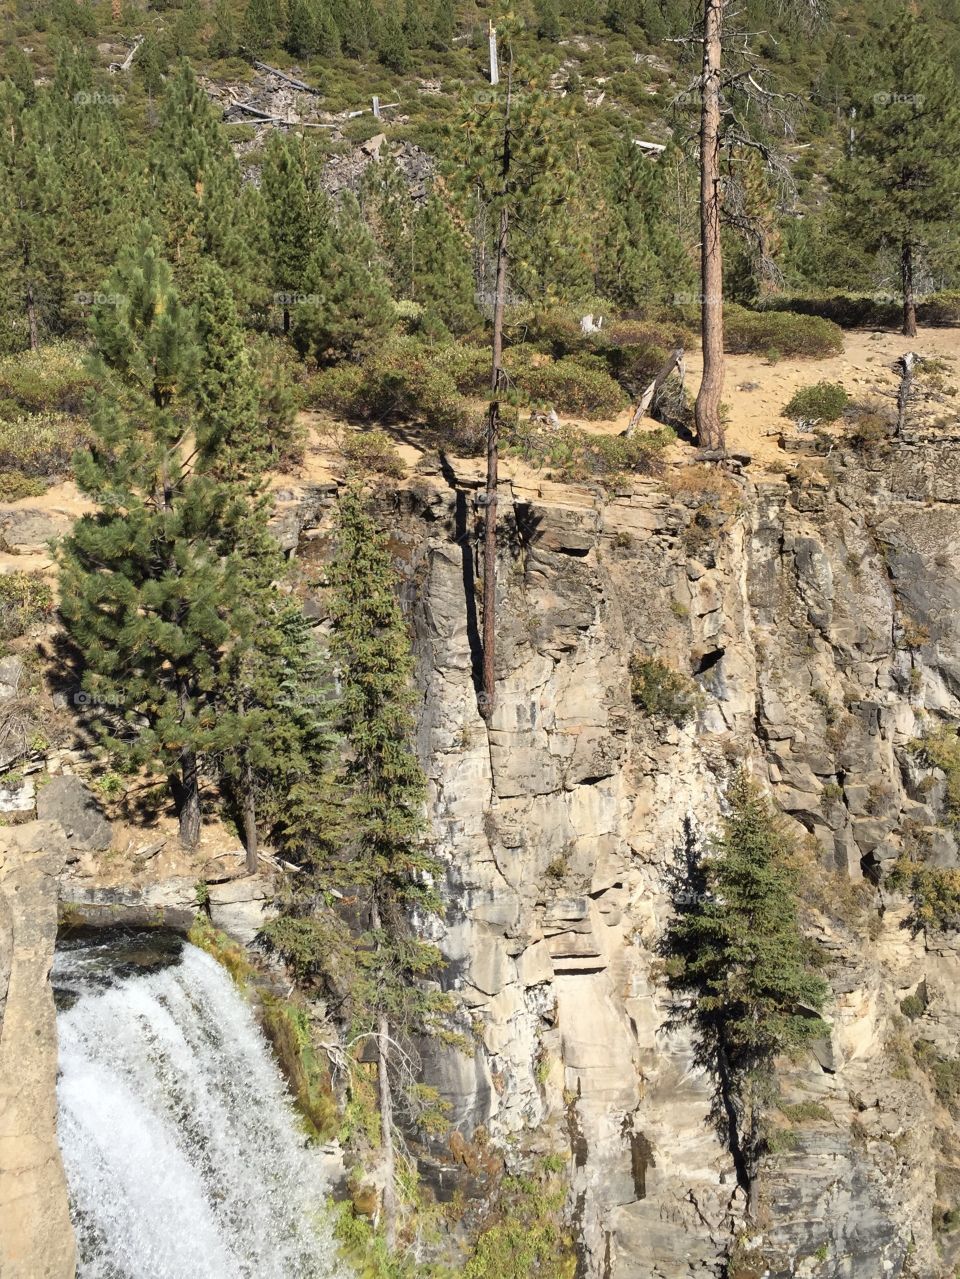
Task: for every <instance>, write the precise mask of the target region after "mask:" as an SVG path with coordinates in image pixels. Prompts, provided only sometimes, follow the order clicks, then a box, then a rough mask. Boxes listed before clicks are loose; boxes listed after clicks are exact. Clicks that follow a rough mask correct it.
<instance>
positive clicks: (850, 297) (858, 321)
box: [761, 293, 901, 329]
mask: <svg viewBox="0 0 960 1279" xmlns="http://www.w3.org/2000/svg"><path fill="white" fill-rule="evenodd" d="M761 309H762V310H764V311H787V312H791V313H792V314H795V315H810V316H819V318H820V319H823V320H830V321H831V322H832V323H833V324H838V325H839V326H840V327H841V328H842V329H887V328H891V327H894V326H895V325H897V324H899V323H900V319H901V307H900V306H899V304H898V303H897V302H894V301H890V300H888V299H885V298H877V297H871V296H870V295H867V296H863V295H861V294H855V293H835V294H833V295H832V296H831V297H806V298H772V299H770V300H769V301H767V302H764V303H762V304H761Z"/></svg>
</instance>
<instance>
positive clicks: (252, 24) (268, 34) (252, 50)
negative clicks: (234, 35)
mask: <svg viewBox="0 0 960 1279" xmlns="http://www.w3.org/2000/svg"><path fill="white" fill-rule="evenodd" d="M277 18H278V15H277V7H276V4H275V3H274V0H248V3H247V7H246V9H245V11H244V14H243V21H242V22H241V25H240V40H241V42H242V45H243V48H244V50H245V52H246V53H247V54H249V55H250V56H251V57H253V58H262V57H263V55H264V54H265V53H266V52H267V51H268V50H269V49H271V48H272V47H273V45H274V43H275V41H276V38H277V28H278V21H277Z"/></svg>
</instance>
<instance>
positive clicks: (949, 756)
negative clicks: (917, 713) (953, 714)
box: [911, 726, 960, 824]
mask: <svg viewBox="0 0 960 1279" xmlns="http://www.w3.org/2000/svg"><path fill="white" fill-rule="evenodd" d="M911 750H912V751H913V753H914V754H916V755H919V756H920V758H921V760H922V761H923V762H924V763H925V764H928V765H929V766H931V767H933V768H939V769H940V770H941V771H942V772H943V774H944V776H945V777H946V779H947V792H946V808H947V814H948V816H949V817H950V820H951V822H953V823H955V824H960V737H958V736H957V731H956V729H955V728H948V727H946V726H944V727H942V728H938V729H936V730H935V731H934V732H932V733H925V734H924V736H923V737H921V738H920V739H919V740H918V741H916V742H912V743H911Z"/></svg>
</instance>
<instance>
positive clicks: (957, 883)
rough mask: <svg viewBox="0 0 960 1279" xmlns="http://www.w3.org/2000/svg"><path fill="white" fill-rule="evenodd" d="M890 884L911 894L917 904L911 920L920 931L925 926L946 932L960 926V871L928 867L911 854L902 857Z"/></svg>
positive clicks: (897, 889) (890, 878)
mask: <svg viewBox="0 0 960 1279" xmlns="http://www.w3.org/2000/svg"><path fill="white" fill-rule="evenodd" d="M887 885H888V887H889V888H891V889H892V890H893V891H894V892H898V893H903V894H904V895H905V896H907V897H909V899H910V902H911V904H912V907H913V910H912V913H911V920H910V922H911V924H912V926H913V928H914V930H915V931H916V932H919V931H921V930H922V929H924V928H935V929H938V930H939V931H941V932H946V931H947V930H948V929H955V928H957V927H960V870H956V869H949V868H948V869H942V868H941V867H938V866H925V865H923V863H922V862H917V861H914V860H913V859H912V858H910V857H906V856H904V857H899V858H898V859H897V861H896V862H895V863H894V866H893V870H892V871H891V872H890V875H889V877H888V879H887Z"/></svg>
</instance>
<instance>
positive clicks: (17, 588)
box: [0, 573, 53, 640]
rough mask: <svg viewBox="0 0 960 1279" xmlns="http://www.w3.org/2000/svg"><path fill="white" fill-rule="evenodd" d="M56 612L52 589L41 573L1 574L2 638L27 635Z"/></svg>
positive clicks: (0, 614) (0, 634)
mask: <svg viewBox="0 0 960 1279" xmlns="http://www.w3.org/2000/svg"><path fill="white" fill-rule="evenodd" d="M52 612H53V591H52V590H51V589H50V586H49V584H48V583H47V582H46V581H44V578H43V576H42V574H40V573H8V574H3V575H0V640H10V639H16V638H17V637H18V636H20V635H26V633H27V631H29V630H30V628H31V627H33V626H36V625H37V624H38V623H39V622H42V621H44V620H46V618H48V617H49V616H50V614H51V613H52Z"/></svg>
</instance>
